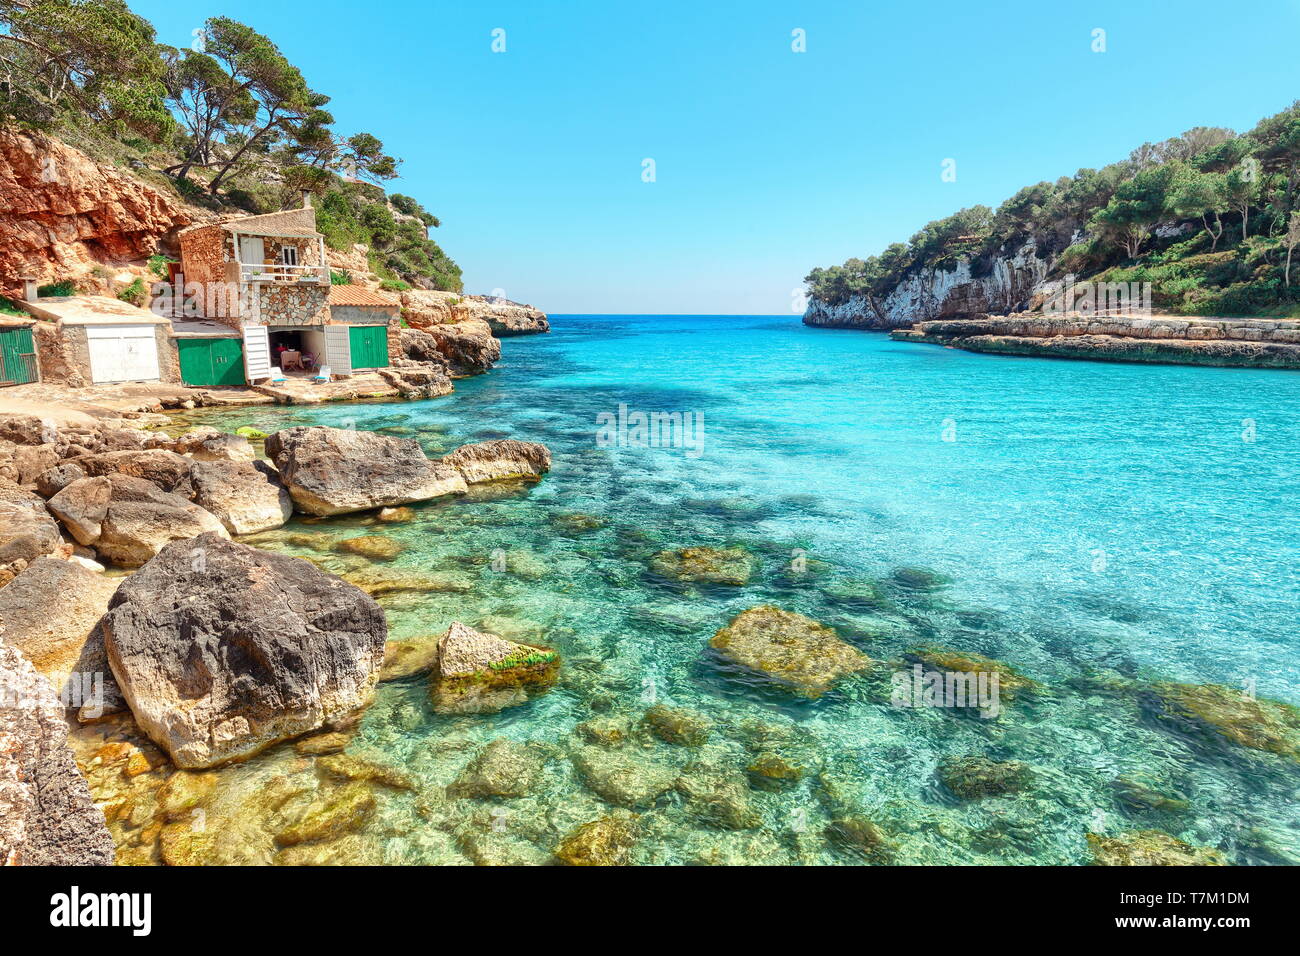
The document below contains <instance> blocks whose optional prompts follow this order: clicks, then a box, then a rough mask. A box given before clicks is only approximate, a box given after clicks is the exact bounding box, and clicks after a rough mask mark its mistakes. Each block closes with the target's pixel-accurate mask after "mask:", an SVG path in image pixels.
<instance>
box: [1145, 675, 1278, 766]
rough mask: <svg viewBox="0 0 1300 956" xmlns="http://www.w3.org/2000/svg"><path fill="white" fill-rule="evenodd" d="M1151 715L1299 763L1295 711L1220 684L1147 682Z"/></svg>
mask: <svg viewBox="0 0 1300 956" xmlns="http://www.w3.org/2000/svg"><path fill="white" fill-rule="evenodd" d="M1151 691H1152V692H1153V693H1154V695H1155V698H1156V702H1157V707H1156V708H1155V709H1156V710H1157V717H1158V718H1160V719H1161V720H1164V721H1166V722H1169V723H1171V724H1173V725H1174V726H1175V727H1176V728H1177V729H1179V730H1182V731H1184V732H1190V733H1193V734H1197V735H1200V736H1202V737H1204V736H1206V735H1209V736H1211V737H1215V738H1221V739H1223V740H1227V741H1230V742H1231V743H1234V744H1237V745H1238V746H1241V747H1249V748H1251V749H1252V750H1264V751H1267V752H1269V753H1274V754H1278V755H1279V756H1283V757H1290V758H1291V759H1292V760H1297V761H1300V709H1297V708H1296V707H1294V706H1292V705H1291V704H1286V703H1283V702H1281V701H1277V700H1270V699H1268V698H1267V697H1248V696H1247V695H1246V694H1244V693H1242V692H1241V691H1240V690H1237V689H1235V688H1232V687H1224V686H1223V685H1221V684H1174V683H1159V684H1153V685H1152V686H1151Z"/></svg>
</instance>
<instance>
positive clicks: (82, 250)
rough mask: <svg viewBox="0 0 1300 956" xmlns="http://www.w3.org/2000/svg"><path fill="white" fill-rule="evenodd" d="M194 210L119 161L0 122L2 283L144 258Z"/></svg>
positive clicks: (9, 287)
mask: <svg viewBox="0 0 1300 956" xmlns="http://www.w3.org/2000/svg"><path fill="white" fill-rule="evenodd" d="M190 222H192V218H191V216H190V213H189V212H188V211H187V210H186V208H185V207H184V205H183V204H182V203H181V202H180V201H179V200H177V199H175V198H173V197H169V196H167V195H164V194H163V193H161V192H159V191H158V190H156V189H154V188H153V187H151V186H149V185H147V184H146V183H144V182H141V181H140V180H138V179H136V178H135V177H133V176H131V175H130V174H128V173H126V172H124V171H122V170H119V169H116V168H115V167H113V166H108V165H104V164H101V163H97V162H95V161H94V160H92V159H91V158H90V157H89V156H87V155H86V154H84V153H82V152H80V151H79V150H76V149H73V148H72V147H70V146H67V145H65V144H63V143H61V142H59V141H58V140H55V139H51V138H49V137H47V136H43V135H41V134H37V133H28V132H26V131H23V130H18V129H15V128H12V127H3V128H0V290H3V291H4V292H6V293H8V294H14V293H17V292H19V291H20V286H21V282H20V281H19V280H21V279H22V278H24V277H31V278H35V279H38V280H40V281H42V282H49V281H52V280H57V279H63V278H69V277H76V276H78V275H80V274H82V273H84V272H85V271H87V270H88V269H89V268H91V267H92V266H94V265H96V264H118V263H126V262H130V261H132V260H139V259H143V258H146V257H148V256H150V255H153V254H154V253H155V252H157V251H158V244H159V241H160V240H161V239H163V238H164V237H165V236H167V235H168V234H170V233H172V232H174V231H175V230H177V229H179V228H181V227H182V226H186V225H189V224H190Z"/></svg>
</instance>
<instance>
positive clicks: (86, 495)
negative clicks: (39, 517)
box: [47, 478, 113, 547]
mask: <svg viewBox="0 0 1300 956" xmlns="http://www.w3.org/2000/svg"><path fill="white" fill-rule="evenodd" d="M112 497H113V483H112V482H111V481H109V480H108V479H107V478H81V479H77V480H74V481H72V482H70V483H68V484H67V485H66V486H65V487H64V488H63V489H62V490H60V491H59V492H58V493H56V494H55V495H54V497H52V498H51V499H50V500H49V502H48V503H47V506H48V508H49V509H50V513H51V514H53V515H54V517H56V518H58V519H59V520H60V521H61V522H63V527H65V528H67V529H68V534H70V535H72V537H73V538H74V539H75V540H76V542H77V544H81V545H85V546H87V547H89V546H90V545H93V544H94V543H95V542H96V541H98V540H99V536H100V534H101V532H102V528H103V524H104V519H105V518H106V517H108V503H109V501H110V500H111V499H112Z"/></svg>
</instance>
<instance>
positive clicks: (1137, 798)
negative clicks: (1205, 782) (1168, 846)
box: [1110, 777, 1189, 813]
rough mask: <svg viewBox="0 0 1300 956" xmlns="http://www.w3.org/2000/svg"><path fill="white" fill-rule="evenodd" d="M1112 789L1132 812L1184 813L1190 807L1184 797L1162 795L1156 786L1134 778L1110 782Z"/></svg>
mask: <svg viewBox="0 0 1300 956" xmlns="http://www.w3.org/2000/svg"><path fill="white" fill-rule="evenodd" d="M1110 789H1111V792H1112V793H1114V794H1115V799H1116V800H1117V801H1119V803H1120V804H1122V805H1123V806H1124V807H1125V808H1127V809H1128V810H1130V811H1136V812H1139V813H1140V812H1143V811H1147V810H1154V811H1156V812H1158V813H1182V812H1183V811H1185V810H1187V809H1188V807H1189V804H1188V802H1187V801H1186V800H1185V799H1184V798H1183V797H1181V796H1171V795H1169V794H1166V793H1162V792H1161V791H1160V789H1159V788H1158V787H1157V786H1156V785H1154V784H1152V783H1149V782H1148V781H1145V780H1141V779H1137V778H1134V777H1116V778H1115V779H1114V780H1112V781H1111V782H1110Z"/></svg>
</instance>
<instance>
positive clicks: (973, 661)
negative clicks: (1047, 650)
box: [903, 647, 1040, 700]
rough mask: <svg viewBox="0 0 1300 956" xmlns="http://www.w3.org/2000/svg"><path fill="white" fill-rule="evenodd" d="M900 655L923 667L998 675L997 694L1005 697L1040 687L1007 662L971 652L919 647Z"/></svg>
mask: <svg viewBox="0 0 1300 956" xmlns="http://www.w3.org/2000/svg"><path fill="white" fill-rule="evenodd" d="M903 656H904V658H906V659H907V660H908V661H909V662H911V663H919V664H921V665H922V666H923V667H924V668H925V669H926V670H937V671H945V672H951V673H957V674H997V675H998V694H999V695H1000V696H1001V697H1002V698H1004V699H1006V700H1014V699H1015V698H1016V696H1017V695H1019V694H1022V693H1024V694H1032V693H1036V692H1038V691H1039V690H1040V688H1039V685H1038V682H1037V681H1034V680H1032V679H1031V678H1028V677H1026V676H1025V675H1024V674H1022V673H1020V672H1019V671H1018V670H1016V669H1015V668H1014V667H1012V666H1011V665H1010V664H1004V663H1003V662H1002V661H997V660H994V659H993V658H991V657H985V656H984V655H982V654H976V653H974V652H972V651H954V650H952V649H950V648H946V647H920V648H913V649H912V650H910V651H908V652H906V653H905V654H904V655H903Z"/></svg>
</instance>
